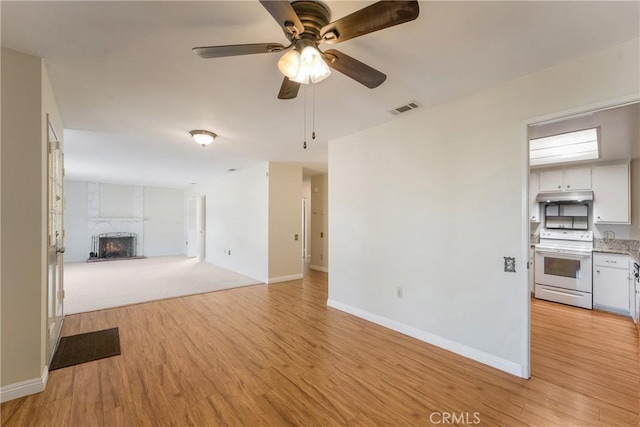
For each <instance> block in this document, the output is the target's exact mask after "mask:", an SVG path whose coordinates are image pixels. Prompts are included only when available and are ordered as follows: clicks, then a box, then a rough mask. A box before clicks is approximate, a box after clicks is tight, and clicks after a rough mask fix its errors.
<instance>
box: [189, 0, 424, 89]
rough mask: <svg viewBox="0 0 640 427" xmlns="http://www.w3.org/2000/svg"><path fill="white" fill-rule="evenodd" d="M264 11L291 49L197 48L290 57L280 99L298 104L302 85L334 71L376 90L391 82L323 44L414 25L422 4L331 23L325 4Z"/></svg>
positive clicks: (382, 4) (367, 11)
mask: <svg viewBox="0 0 640 427" xmlns="http://www.w3.org/2000/svg"><path fill="white" fill-rule="evenodd" d="M260 3H261V4H262V6H264V8H265V9H267V11H268V12H269V13H270V14H271V16H273V18H274V19H275V20H276V21H277V22H278V24H280V26H281V27H282V29H283V30H284V34H285V36H286V37H287V39H289V41H290V44H289V45H288V46H284V45H282V44H280V43H255V44H238V45H223V46H205V47H194V48H193V50H194V52H196V54H198V55H199V56H200V57H201V58H220V57H224V56H238V55H250V54H254V53H274V52H283V51H287V53H285V54H284V55H283V56H282V58H280V60H279V61H278V68H279V69H280V71H281V72H282V74H284V76H285V77H284V81H283V82H282V86H281V87H280V92H279V93H278V98H279V99H293V98H295V97H296V96H297V95H298V90H299V89H300V84H308V83H316V82H318V81H321V80H323V79H325V78H326V77H328V76H329V74H330V73H331V70H330V69H329V67H330V68H332V69H334V70H336V71H339V72H341V73H343V74H345V75H346V76H348V77H351V78H352V79H354V80H355V81H357V82H359V83H361V84H363V85H365V86H366V87H368V88H370V89H373V88H375V87H378V86H380V85H381V84H382V83H383V82H384V81H385V80H386V78H387V76H386V75H385V74H383V73H381V72H380V71H378V70H376V69H375V68H372V67H370V66H368V65H366V64H364V63H362V62H360V61H358V60H357V59H354V58H352V57H350V56H348V55H346V54H344V53H342V52H340V51H338V50H335V49H329V50H326V51H324V52H322V51H320V49H318V45H320V44H321V43H329V44H336V43H341V42H344V41H346V40H350V39H353V38H356V37H359V36H362V35H365V34H369V33H372V32H374V31H378V30H382V29H385V28H389V27H393V26H394V25H399V24H403V23H405V22H408V21H412V20H414V19H416V18H417V17H418V13H419V12H420V10H419V6H418V2H417V1H400V0H391V1H379V2H377V3H374V4H372V5H370V6H367V7H365V8H363V9H360V10H358V11H356V12H354V13H352V14H350V15H347V16H345V17H343V18H340V19H338V20H337V21H333V22H330V19H331V11H330V10H329V8H328V7H327V6H326V5H325V4H324V3H322V2H320V1H314V0H297V1H293V2H291V3H289V1H287V0H260Z"/></svg>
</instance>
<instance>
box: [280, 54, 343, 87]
mask: <svg viewBox="0 0 640 427" xmlns="http://www.w3.org/2000/svg"><path fill="white" fill-rule="evenodd" d="M278 69H279V70H280V72H281V73H282V74H284V75H285V76H287V77H288V78H289V80H291V81H294V82H297V83H302V84H309V83H318V82H320V81H322V80H324V79H326V78H327V77H329V75H331V69H330V68H329V66H328V65H327V63H326V62H325V61H324V59H322V54H321V53H320V51H318V49H316V48H315V47H314V46H306V47H305V48H304V49H302V52H298V51H297V50H291V51H289V52H287V53H285V54H284V55H283V56H282V58H280V60H279V61H278Z"/></svg>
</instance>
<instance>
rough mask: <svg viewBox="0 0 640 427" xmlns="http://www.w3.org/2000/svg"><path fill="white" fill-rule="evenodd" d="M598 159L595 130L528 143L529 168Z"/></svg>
mask: <svg viewBox="0 0 640 427" xmlns="http://www.w3.org/2000/svg"><path fill="white" fill-rule="evenodd" d="M598 158H600V142H599V140H598V129H597V128H593V129H585V130H581V131H577V132H569V133H563V134H560V135H554V136H547V137H545V138H536V139H532V140H530V141H529V164H530V165H531V166H538V165H549V164H554V163H564V162H575V161H578V160H593V159H598Z"/></svg>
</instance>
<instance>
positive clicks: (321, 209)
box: [309, 174, 329, 272]
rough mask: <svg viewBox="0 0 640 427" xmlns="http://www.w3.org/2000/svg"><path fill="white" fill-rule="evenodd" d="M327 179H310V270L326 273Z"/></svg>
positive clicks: (314, 177) (319, 176)
mask: <svg viewBox="0 0 640 427" xmlns="http://www.w3.org/2000/svg"><path fill="white" fill-rule="evenodd" d="M328 186H329V177H328V175H327V174H323V175H316V176H313V177H311V203H310V205H311V227H310V228H311V232H310V233H309V239H310V242H309V244H310V246H311V259H310V268H311V269H313V270H319V271H325V272H328V271H329V270H328V268H329V256H328V254H329V243H328V242H329V233H328V230H329V221H328V218H329V206H328V205H329V202H328V198H329V188H328Z"/></svg>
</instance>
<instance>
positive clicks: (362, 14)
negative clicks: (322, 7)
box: [320, 0, 420, 44]
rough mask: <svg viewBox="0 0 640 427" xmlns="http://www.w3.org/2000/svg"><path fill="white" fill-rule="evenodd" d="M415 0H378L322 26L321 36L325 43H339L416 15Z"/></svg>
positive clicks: (416, 6)
mask: <svg viewBox="0 0 640 427" xmlns="http://www.w3.org/2000/svg"><path fill="white" fill-rule="evenodd" d="M419 13H420V7H419V6H418V2H417V1H415V0H414V1H395V0H392V1H386V0H385V1H379V2H377V3H374V4H372V5H371V6H367V7H365V8H363V9H360V10H358V11H357V12H354V13H352V14H351V15H347V16H345V17H344V18H340V19H338V20H337V21H334V22H332V23H330V24H327V25H325V26H324V27H322V30H321V31H320V34H321V38H322V39H324V41H325V42H327V43H332V44H335V43H341V42H343V41H346V40H350V39H353V38H355V37H359V36H362V35H365V34H369V33H373V32H374V31H378V30H382V29H384V28H389V27H393V26H394V25H398V24H403V23H405V22H409V21H413V20H414V19H416V18H417V17H418V14H419Z"/></svg>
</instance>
